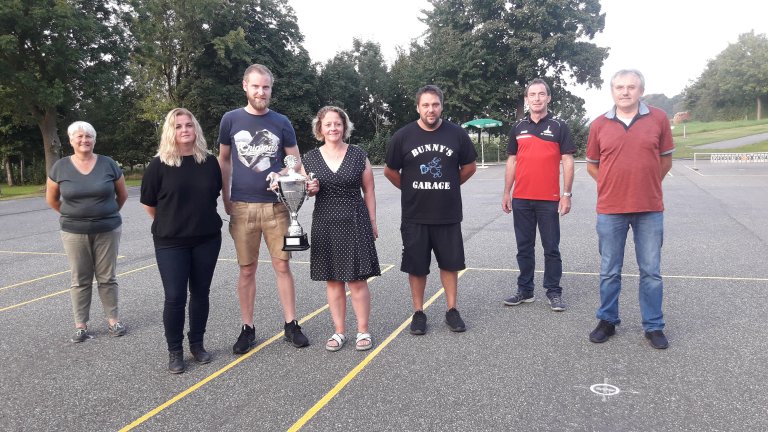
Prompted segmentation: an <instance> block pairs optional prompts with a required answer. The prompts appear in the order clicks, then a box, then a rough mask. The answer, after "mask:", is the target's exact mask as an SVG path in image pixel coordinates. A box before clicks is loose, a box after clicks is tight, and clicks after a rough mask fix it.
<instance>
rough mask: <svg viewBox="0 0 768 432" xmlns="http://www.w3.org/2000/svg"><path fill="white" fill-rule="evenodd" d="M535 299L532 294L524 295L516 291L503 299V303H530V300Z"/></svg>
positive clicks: (512, 304)
mask: <svg viewBox="0 0 768 432" xmlns="http://www.w3.org/2000/svg"><path fill="white" fill-rule="evenodd" d="M535 300H536V299H535V298H534V297H533V294H529V295H525V294H523V293H521V292H518V293H517V294H515V295H513V296H512V297H510V298H508V299H506V300H504V304H505V305H507V306H517V305H519V304H521V303H531V302H532V301H535Z"/></svg>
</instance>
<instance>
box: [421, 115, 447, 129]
mask: <svg viewBox="0 0 768 432" xmlns="http://www.w3.org/2000/svg"><path fill="white" fill-rule="evenodd" d="M441 119H442V117H440V116H437V117H435V121H432V122H430V121H429V119H427V117H426V116H422V117H421V122H422V123H424V125H425V126H427V127H428V128H430V129H434V128H436V127H437V125H439V124H440V120H441Z"/></svg>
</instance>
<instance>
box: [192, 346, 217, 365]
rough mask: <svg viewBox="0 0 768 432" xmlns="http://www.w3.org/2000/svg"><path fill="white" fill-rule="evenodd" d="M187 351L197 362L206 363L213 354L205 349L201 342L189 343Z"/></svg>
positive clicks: (211, 358)
mask: <svg viewBox="0 0 768 432" xmlns="http://www.w3.org/2000/svg"><path fill="white" fill-rule="evenodd" d="M189 352H191V353H192V357H194V358H195V361H196V362H198V363H202V364H206V363H210V362H211V360H213V356H212V355H211V353H209V352H208V351H206V350H205V347H204V346H203V343H202V342H196V343H191V344H189Z"/></svg>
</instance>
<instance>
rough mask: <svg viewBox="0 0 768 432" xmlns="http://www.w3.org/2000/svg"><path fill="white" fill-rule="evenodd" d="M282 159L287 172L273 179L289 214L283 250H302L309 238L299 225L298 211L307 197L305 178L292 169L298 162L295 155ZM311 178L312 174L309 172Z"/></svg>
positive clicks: (306, 245) (304, 248) (305, 247)
mask: <svg viewBox="0 0 768 432" xmlns="http://www.w3.org/2000/svg"><path fill="white" fill-rule="evenodd" d="M283 161H284V162H285V166H287V167H288V174H286V175H278V176H277V179H276V180H275V182H276V183H277V190H276V191H275V193H276V194H277V197H278V199H279V200H280V202H282V203H283V204H285V207H287V208H288V212H289V213H290V215H291V225H290V226H289V227H288V233H286V235H285V239H284V243H283V250H284V251H303V250H307V249H309V240H307V233H305V232H304V229H303V228H302V227H301V225H299V221H298V212H299V209H300V208H301V205H302V204H304V201H305V200H306V199H307V178H306V177H304V176H303V175H301V174H299V173H297V172H296V171H294V170H293V167H295V166H296V163H297V162H298V159H297V158H296V156H293V155H290V156H286V157H285V159H284V160H283ZM311 178H312V174H310V179H311Z"/></svg>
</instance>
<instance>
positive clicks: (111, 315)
mask: <svg viewBox="0 0 768 432" xmlns="http://www.w3.org/2000/svg"><path fill="white" fill-rule="evenodd" d="M67 133H68V135H69V143H70V144H71V145H72V149H73V150H74V154H73V155H72V156H70V157H66V158H62V159H60V160H59V161H57V162H56V163H55V164H54V165H53V167H51V171H50V172H49V173H48V182H47V187H46V193H45V199H46V201H47V202H48V205H49V206H51V208H52V209H54V210H56V211H57V212H59V213H60V214H61V217H60V218H59V222H60V223H61V240H62V242H63V243H64V251H65V252H66V253H67V257H68V258H69V266H70V268H71V269H72V285H71V290H70V293H71V296H72V309H73V311H74V315H75V333H74V335H73V336H72V339H71V341H72V342H83V341H85V340H86V339H90V338H91V336H90V335H89V334H88V318H89V311H90V309H91V290H92V281H93V278H94V276H95V277H96V282H97V283H98V290H99V297H100V298H101V303H102V306H103V309H104V314H105V315H106V317H107V321H108V322H109V334H110V335H111V336H122V335H124V334H125V326H124V325H123V323H122V322H120V319H119V316H118V311H117V278H116V275H115V273H116V267H117V249H118V245H119V244H120V231H121V225H122V219H121V218H120V209H121V208H122V207H123V204H125V201H126V200H127V199H128V190H127V189H126V187H125V177H123V172H122V171H121V170H120V167H118V166H117V163H115V161H114V160H112V159H110V158H108V157H107V156H102V155H97V154H96V153H94V152H93V147H94V145H95V143H96V131H95V130H94V129H93V126H91V125H90V124H88V123H86V122H81V121H78V122H74V123H72V124H71V125H69V128H68V129H67Z"/></svg>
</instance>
